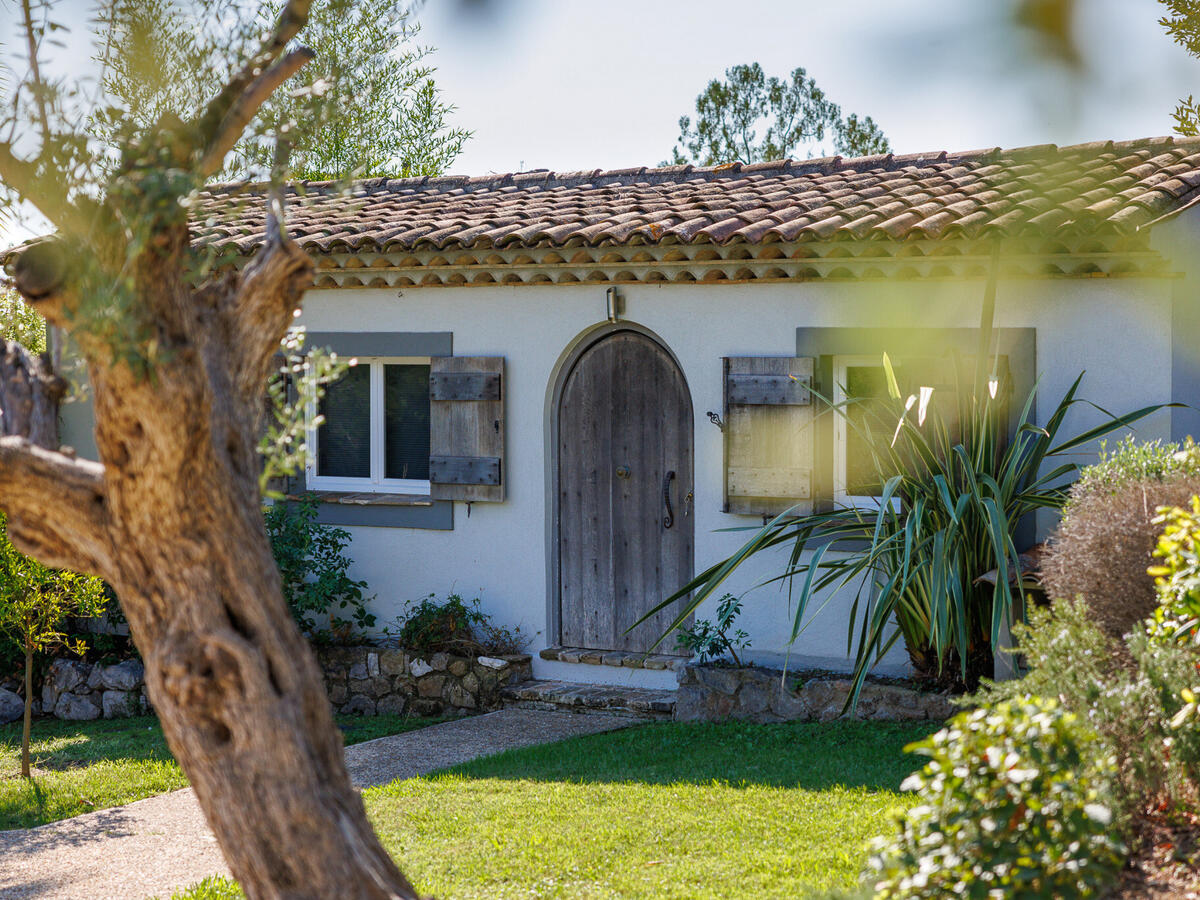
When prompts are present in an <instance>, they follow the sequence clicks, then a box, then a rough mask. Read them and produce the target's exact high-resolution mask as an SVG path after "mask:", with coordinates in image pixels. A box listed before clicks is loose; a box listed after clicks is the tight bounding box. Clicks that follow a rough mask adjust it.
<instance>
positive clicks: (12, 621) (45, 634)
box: [0, 514, 105, 778]
mask: <svg viewBox="0 0 1200 900" xmlns="http://www.w3.org/2000/svg"><path fill="white" fill-rule="evenodd" d="M3 527H4V516H3V515H2V514H0V529H3ZM104 605H105V595H104V583H103V582H102V581H100V579H99V578H93V577H90V576H87V575H77V574H76V573H74V572H64V571H59V570H55V569H49V568H47V567H46V566H43V565H42V564H41V563H39V562H38V561H37V560H35V559H31V558H30V557H28V556H25V555H24V554H22V553H19V552H18V551H17V549H16V548H15V547H13V545H12V544H11V543H9V541H8V538H6V537H5V536H4V534H3V533H0V634H6V635H8V637H9V638H11V639H12V640H13V641H14V642H15V643H16V644H17V645H18V646H19V647H20V649H21V651H22V653H23V654H24V656H25V720H24V726H23V727H22V729H21V775H22V776H23V777H25V778H29V777H30V769H29V736H30V730H31V725H32V720H33V654H34V653H44V652H46V651H47V650H52V649H54V648H56V647H63V648H65V649H67V650H70V651H72V652H73V653H78V654H82V653H83V652H84V650H86V649H87V648H86V647H85V646H84V644H83V642H82V641H81V640H79V639H74V640H72V639H70V638H68V637H67V635H65V634H63V632H62V630H61V629H62V627H63V621H64V620H65V619H66V617H67V616H98V615H100V613H102V612H103V611H104Z"/></svg>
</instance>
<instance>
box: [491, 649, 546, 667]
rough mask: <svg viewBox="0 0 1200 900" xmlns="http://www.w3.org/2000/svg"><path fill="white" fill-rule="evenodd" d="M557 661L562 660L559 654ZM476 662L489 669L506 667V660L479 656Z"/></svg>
mask: <svg viewBox="0 0 1200 900" xmlns="http://www.w3.org/2000/svg"><path fill="white" fill-rule="evenodd" d="M564 652H566V651H564ZM559 659H562V654H559ZM477 661H478V663H479V664H480V665H481V666H487V667H488V668H489V669H503V668H504V667H505V666H507V665H508V661H507V660H503V659H497V658H496V657H494V656H481V657H479V659H478V660H477Z"/></svg>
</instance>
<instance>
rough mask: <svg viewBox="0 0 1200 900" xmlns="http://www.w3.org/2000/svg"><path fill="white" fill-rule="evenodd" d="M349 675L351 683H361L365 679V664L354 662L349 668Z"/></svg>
mask: <svg viewBox="0 0 1200 900" xmlns="http://www.w3.org/2000/svg"><path fill="white" fill-rule="evenodd" d="M349 675H350V679H351V681H355V680H357V681H362V680H363V679H365V678H366V677H367V664H366V663H365V662H356V663H355V664H354V665H352V666H351V667H350V672H349Z"/></svg>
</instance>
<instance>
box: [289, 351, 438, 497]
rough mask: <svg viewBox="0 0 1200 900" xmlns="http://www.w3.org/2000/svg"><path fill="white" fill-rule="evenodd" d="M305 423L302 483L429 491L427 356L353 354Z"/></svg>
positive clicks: (348, 488) (342, 488) (322, 486)
mask: <svg viewBox="0 0 1200 900" xmlns="http://www.w3.org/2000/svg"><path fill="white" fill-rule="evenodd" d="M317 413H320V415H321V416H322V417H323V422H322V424H321V425H320V427H318V428H312V427H310V428H309V430H308V446H309V459H308V468H307V472H306V476H307V479H306V480H307V484H308V487H310V488H313V489H315V490H328V491H378V492H388V493H403V494H428V493H429V359H428V358H427V357H424V358H412V357H392V358H386V357H377V358H368V359H361V358H360V359H359V361H358V365H356V366H352V367H351V368H350V370H349V371H348V372H346V374H345V376H344V377H343V378H342V379H341V380H339V381H337V382H336V383H334V384H332V385H330V387H329V389H328V390H327V391H326V393H325V397H324V399H323V400H322V401H321V403H320V408H319V409H310V410H309V416H310V421H311V420H312V418H314V417H315V416H316V415H317Z"/></svg>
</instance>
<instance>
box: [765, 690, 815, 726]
mask: <svg viewBox="0 0 1200 900" xmlns="http://www.w3.org/2000/svg"><path fill="white" fill-rule="evenodd" d="M770 710H771V712H772V713H773V714H774V715H776V716H778V717H779V718H780V719H783V720H784V721H788V722H791V721H795V720H798V719H809V718H811V717H812V709H811V708H810V707H809V705H808V704H807V703H806V702H804V700H803V699H802V698H800V697H799V696H797V695H796V694H793V693H792V692H791V691H789V690H787V689H786V688H784V687H782V686H780V685H779V684H778V683H777V684H776V685H775V690H774V691H773V692H772V693H771V702H770Z"/></svg>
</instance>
